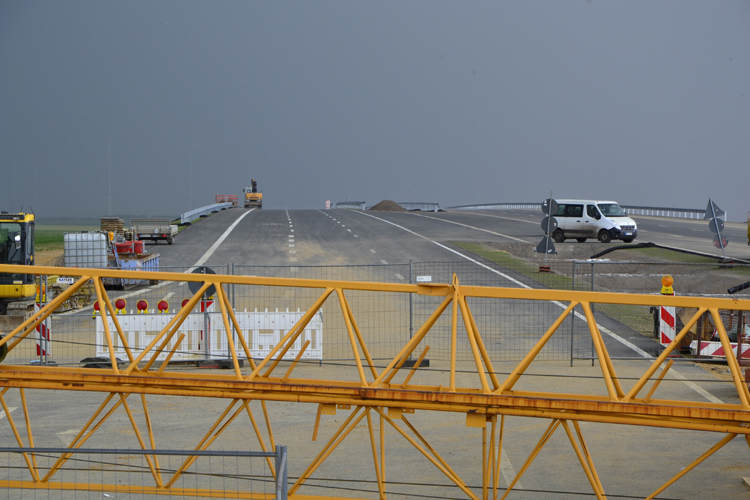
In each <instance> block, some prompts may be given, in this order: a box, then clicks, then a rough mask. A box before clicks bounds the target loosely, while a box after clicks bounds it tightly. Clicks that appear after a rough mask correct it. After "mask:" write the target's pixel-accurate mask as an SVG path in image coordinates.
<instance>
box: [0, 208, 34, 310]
mask: <svg viewBox="0 0 750 500" xmlns="http://www.w3.org/2000/svg"><path fill="white" fill-rule="evenodd" d="M0 264H16V265H25V266H31V265H33V264H34V215H33V214H26V213H17V214H10V213H8V212H0ZM35 295H36V283H35V281H34V274H33V273H30V274H8V273H0V315H3V314H6V312H7V310H8V304H11V303H13V302H16V301H22V300H28V299H33V298H34V296H35Z"/></svg>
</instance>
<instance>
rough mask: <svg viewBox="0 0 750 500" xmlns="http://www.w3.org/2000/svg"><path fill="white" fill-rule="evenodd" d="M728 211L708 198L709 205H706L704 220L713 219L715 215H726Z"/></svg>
mask: <svg viewBox="0 0 750 500" xmlns="http://www.w3.org/2000/svg"><path fill="white" fill-rule="evenodd" d="M725 215H726V212H725V211H724V210H722V209H720V208H719V206H718V205H717V204H716V202H714V201H713V200H712V199H711V198H709V199H708V206H707V207H706V214H705V215H704V216H703V220H711V219H713V218H715V217H724V216H725Z"/></svg>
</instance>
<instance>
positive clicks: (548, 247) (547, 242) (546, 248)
mask: <svg viewBox="0 0 750 500" xmlns="http://www.w3.org/2000/svg"><path fill="white" fill-rule="evenodd" d="M534 252H535V253H543V254H550V255H557V250H556V249H555V244H554V243H553V242H552V237H551V236H545V237H544V238H542V241H540V242H539V244H538V245H537V246H536V248H535V249H534Z"/></svg>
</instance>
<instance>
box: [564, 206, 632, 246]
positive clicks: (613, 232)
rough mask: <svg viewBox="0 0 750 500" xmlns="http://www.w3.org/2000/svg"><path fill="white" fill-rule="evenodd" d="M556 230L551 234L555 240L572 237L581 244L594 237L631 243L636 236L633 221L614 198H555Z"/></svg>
mask: <svg viewBox="0 0 750 500" xmlns="http://www.w3.org/2000/svg"><path fill="white" fill-rule="evenodd" d="M555 201H557V213H555V219H556V220H557V229H556V230H555V231H554V232H553V233H552V237H553V238H554V239H555V241H556V242H558V243H562V242H563V241H565V240H566V239H567V238H575V239H576V240H577V241H579V242H580V243H583V242H584V241H586V240H587V239H588V238H597V239H598V240H599V241H601V242H602V243H609V242H610V241H612V240H613V239H617V240H622V241H624V242H625V243H630V242H631V241H633V240H634V239H635V237H636V236H638V228H637V227H636V224H635V221H634V220H633V219H631V218H630V217H628V214H626V213H625V211H624V210H623V209H622V207H620V205H618V204H617V202H616V201H599V200H555Z"/></svg>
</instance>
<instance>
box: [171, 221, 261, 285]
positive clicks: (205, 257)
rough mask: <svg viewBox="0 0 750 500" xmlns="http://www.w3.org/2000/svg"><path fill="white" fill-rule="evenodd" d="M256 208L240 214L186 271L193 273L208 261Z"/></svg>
mask: <svg viewBox="0 0 750 500" xmlns="http://www.w3.org/2000/svg"><path fill="white" fill-rule="evenodd" d="M254 210H255V209H254V208H251V209H250V210H248V211H247V212H245V213H243V214H242V215H240V216H239V217H237V220H236V221H234V222H233V223H232V225H231V226H229V227H228V228H227V230H226V231H224V234H222V235H221V236H219V239H217V240H216V241H215V242H214V244H213V245H211V248H209V249H208V250H207V251H206V253H204V254H203V256H202V257H201V258H200V259H198V262H196V263H195V265H193V266H192V267H191V268H190V269H188V270H187V271H186V272H189V273H192V272H193V271H194V270H195V268H196V267H198V266H202V265H203V264H205V263H206V261H207V260H208V258H209V257H211V256H212V255H213V254H214V252H215V251H216V249H217V248H219V245H221V244H222V243H224V240H225V239H227V237H228V236H229V235H230V234H231V233H232V231H234V228H235V227H237V224H239V223H240V222H241V221H242V219H244V218H245V217H247V216H248V215H250V213H251V212H253V211H254ZM165 283H166V282H165Z"/></svg>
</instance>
